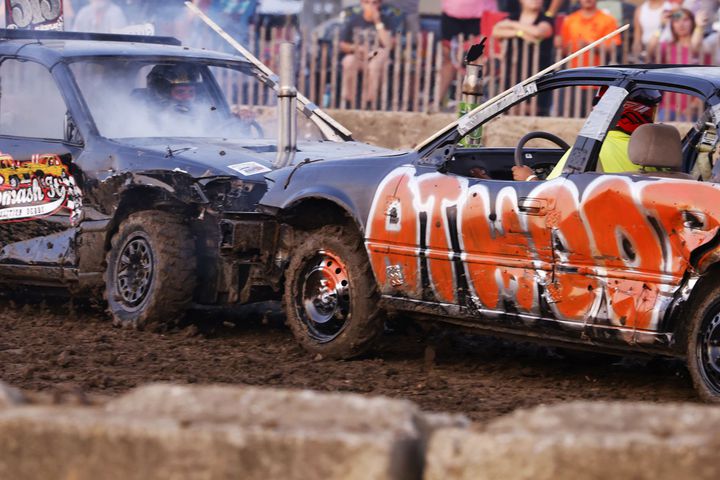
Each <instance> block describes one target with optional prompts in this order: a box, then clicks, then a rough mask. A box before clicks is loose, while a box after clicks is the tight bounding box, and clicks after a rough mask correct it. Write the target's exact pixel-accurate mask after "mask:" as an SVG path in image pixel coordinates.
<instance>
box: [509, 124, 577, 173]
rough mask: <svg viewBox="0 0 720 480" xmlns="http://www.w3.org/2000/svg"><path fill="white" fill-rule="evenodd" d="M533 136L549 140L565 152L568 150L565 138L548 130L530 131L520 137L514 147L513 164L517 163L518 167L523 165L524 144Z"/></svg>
mask: <svg viewBox="0 0 720 480" xmlns="http://www.w3.org/2000/svg"><path fill="white" fill-rule="evenodd" d="M535 138H542V139H543V140H549V141H551V142H552V143H554V144H555V145H557V146H558V147H560V148H562V149H563V150H564V151H566V152H567V151H568V150H570V145H568V144H567V142H565V140H563V139H562V138H560V137H558V136H557V135H553V134H552V133H548V132H530V133H528V134H527V135H525V136H524V137H522V138H521V139H520V141H519V142H518V144H517V147H515V165H517V166H518V167H522V166H523V165H525V164H524V163H523V158H524V149H525V144H526V143H527V142H529V141H530V140H533V139H535Z"/></svg>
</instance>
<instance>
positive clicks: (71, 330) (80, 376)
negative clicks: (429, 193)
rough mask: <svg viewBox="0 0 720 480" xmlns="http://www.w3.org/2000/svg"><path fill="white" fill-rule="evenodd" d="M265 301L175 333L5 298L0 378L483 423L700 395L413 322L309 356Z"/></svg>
mask: <svg viewBox="0 0 720 480" xmlns="http://www.w3.org/2000/svg"><path fill="white" fill-rule="evenodd" d="M269 308H270V306H261V307H260V308H257V309H255V311H243V312H236V313H234V314H232V315H230V314H224V315H222V316H217V315H216V314H208V313H196V314H194V315H193V321H192V322H190V323H189V324H187V325H183V326H182V327H179V328H174V329H172V330H169V331H165V332H157V331H156V332H148V331H145V332H138V331H130V330H123V329H118V328H113V327H112V326H111V324H110V321H109V320H108V318H107V317H106V316H105V314H104V313H103V312H102V311H101V310H100V309H99V308H95V307H92V306H88V305H81V306H75V307H72V306H71V305H69V304H68V303H67V302H65V301H50V302H48V303H45V302H43V303H41V304H37V303H36V302H33V303H22V302H20V301H19V300H18V299H12V300H11V299H7V298H5V299H0V324H1V325H2V327H1V328H2V335H0V379H2V380H3V381H5V382H7V383H9V384H12V385H15V386H17V387H20V388H22V389H24V390H25V391H27V392H29V393H30V395H31V396H34V397H35V398H38V399H44V400H49V401H63V402H65V401H86V400H87V401H90V402H94V401H98V400H102V399H103V398H106V397H107V396H112V395H117V394H119V393H122V392H124V391H126V390H128V389H130V388H133V387H135V386H136V385H140V384H142V383H145V382H152V381H172V382H180V383H210V382H217V383H226V384H234V385H262V386H276V387H292V388H311V389H316V390H331V391H348V392H358V393H363V394H376V395H386V396H389V397H395V398H405V399H409V400H412V401H414V402H416V403H418V404H419V405H420V406H421V407H422V408H423V409H426V410H443V411H450V412H459V413H464V414H466V415H468V416H469V417H470V418H472V419H473V420H476V421H479V422H483V421H487V420H489V419H492V418H494V417H497V416H499V415H503V414H506V413H508V412H511V411H513V410H515V409H517V408H520V407H530V406H534V405H538V404H541V403H545V404H550V403H556V402H561V401H567V400H577V399H610V400H621V399H622V400H646V401H653V402H673V401H697V398H696V396H695V393H694V392H693V389H692V385H691V382H690V379H689V375H688V373H687V371H686V370H685V368H684V366H683V364H682V363H681V362H678V361H674V360H659V359H653V360H647V359H628V358H626V359H621V358H619V357H611V358H601V359H577V358H563V357H562V356H561V355H560V354H558V352H557V351H555V350H554V349H549V348H545V347H540V346H536V345H532V344H521V343H514V342H510V341H506V340H498V339H492V338H487V337H482V336H474V335H470V336H469V335H467V334H460V333H453V334H451V335H438V334H437V333H434V334H430V335H428V334H426V333H423V332H422V331H420V330H419V329H417V328H415V327H413V326H412V325H406V324H400V325H399V326H397V327H396V329H395V330H394V331H391V332H388V333H387V334H386V336H385V338H384V339H383V341H382V343H381V344H380V345H379V347H378V348H377V349H375V350H374V351H373V352H372V353H371V354H370V355H368V356H367V357H365V358H363V359H359V360H353V361H332V360H326V359H318V358H313V357H312V356H309V355H308V354H307V353H305V352H304V351H303V350H301V349H300V348H299V347H298V346H297V345H296V344H295V342H294V341H293V338H292V336H291V334H290V332H289V331H288V329H287V328H285V327H284V326H283V325H282V318H281V316H279V315H278V314H268V313H267V311H268V309H269ZM231 320H233V321H234V322H235V323H233V322H232V321H231Z"/></svg>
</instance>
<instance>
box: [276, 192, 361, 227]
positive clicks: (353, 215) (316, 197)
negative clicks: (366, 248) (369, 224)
mask: <svg viewBox="0 0 720 480" xmlns="http://www.w3.org/2000/svg"><path fill="white" fill-rule="evenodd" d="M307 201H323V202H328V203H332V204H334V205H335V206H337V207H338V208H339V209H340V210H342V211H343V212H344V213H345V215H346V216H347V217H348V218H349V219H351V220H352V221H353V223H354V224H355V227H356V228H357V230H358V232H360V234H361V235H363V237H364V234H365V222H364V221H363V220H362V217H361V215H359V213H358V208H357V206H356V205H355V203H354V202H353V201H352V199H351V198H350V197H349V196H348V195H347V194H346V193H345V192H343V191H342V190H340V189H338V188H335V187H330V186H327V185H323V186H312V187H308V188H304V189H302V190H298V191H297V192H295V193H294V194H293V195H291V196H290V197H288V198H287V199H285V201H284V202H283V203H282V204H281V205H280V206H278V207H277V208H278V214H279V215H281V216H282V215H283V214H287V213H288V212H291V211H292V210H293V209H297V208H299V207H300V206H301V205H302V204H303V202H307Z"/></svg>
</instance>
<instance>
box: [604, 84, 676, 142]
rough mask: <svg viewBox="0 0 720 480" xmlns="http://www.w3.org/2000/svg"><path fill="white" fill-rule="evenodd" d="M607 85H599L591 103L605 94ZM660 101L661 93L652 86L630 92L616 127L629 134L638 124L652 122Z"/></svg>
mask: <svg viewBox="0 0 720 480" xmlns="http://www.w3.org/2000/svg"><path fill="white" fill-rule="evenodd" d="M607 89H608V87H600V89H599V90H598V92H597V94H596V95H595V98H594V99H593V105H595V104H596V103H597V102H598V101H599V100H600V98H602V96H603V95H604V94H605V92H606V91H607ZM661 101H662V93H661V92H660V90H655V89H654V88H638V89H636V90H633V91H632V92H630V94H629V95H628V96H627V98H626V99H625V103H624V104H623V109H622V113H621V114H620V120H618V123H617V125H616V126H615V128H616V129H618V130H620V131H622V132H625V133H627V134H628V135H631V134H632V133H633V132H634V131H635V130H636V129H637V128H638V127H639V126H640V125H644V124H646V123H653V122H654V121H655V113H656V112H657V107H658V105H659V104H660V102H661Z"/></svg>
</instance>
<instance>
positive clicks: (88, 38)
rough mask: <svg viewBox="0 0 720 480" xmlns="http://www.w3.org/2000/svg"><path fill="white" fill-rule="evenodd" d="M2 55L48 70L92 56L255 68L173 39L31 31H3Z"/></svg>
mask: <svg viewBox="0 0 720 480" xmlns="http://www.w3.org/2000/svg"><path fill="white" fill-rule="evenodd" d="M0 55H9V56H15V55H22V56H23V57H25V58H29V59H33V60H36V61H38V62H40V63H43V64H45V65H46V66H47V67H51V66H52V65H54V64H56V63H58V62H60V61H63V60H68V59H69V60H71V59H76V58H88V57H181V58H188V59H202V60H204V61H210V62H221V63H223V62H239V63H244V64H247V66H248V67H250V66H251V65H252V64H250V62H248V61H247V60H245V59H244V58H243V57H240V56H238V55H232V54H229V53H223V52H216V51H212V50H204V49H196V48H190V47H184V46H182V45H181V44H180V42H179V41H178V40H176V39H174V38H170V37H145V36H140V35H112V34H78V33H73V32H54V33H53V34H46V33H45V32H27V31H26V32H23V34H22V35H21V34H19V33H12V31H9V30H2V29H0Z"/></svg>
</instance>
